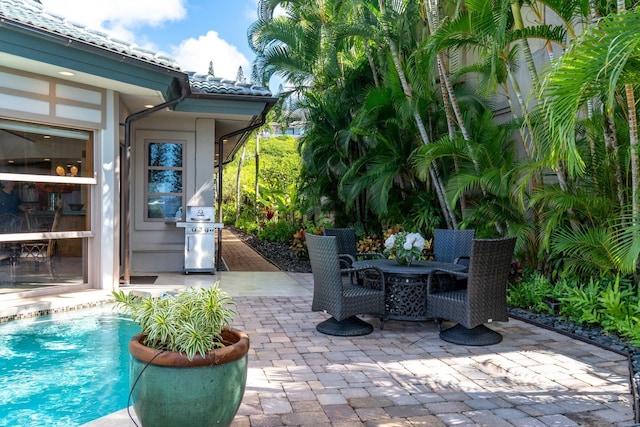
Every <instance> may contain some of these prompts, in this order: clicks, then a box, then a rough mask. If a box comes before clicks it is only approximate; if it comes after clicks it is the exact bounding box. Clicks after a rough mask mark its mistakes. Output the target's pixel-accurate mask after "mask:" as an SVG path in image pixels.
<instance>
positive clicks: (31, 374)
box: [0, 306, 139, 427]
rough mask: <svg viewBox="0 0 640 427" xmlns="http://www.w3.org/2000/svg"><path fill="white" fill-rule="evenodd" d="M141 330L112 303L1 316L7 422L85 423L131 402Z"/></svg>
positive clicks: (1, 398) (15, 425)
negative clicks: (132, 343)
mask: <svg viewBox="0 0 640 427" xmlns="http://www.w3.org/2000/svg"><path fill="white" fill-rule="evenodd" d="M138 331H139V328H138V326H136V325H134V324H133V323H132V322H131V321H130V320H129V319H127V318H126V317H124V316H122V315H119V314H118V313H116V312H114V311H113V310H112V308H111V306H105V307H97V308H92V309H86V310H79V311H70V312H67V313H59V314H53V315H49V316H41V317H36V318H32V319H23V320H15V321H11V322H7V323H0V426H7V427H9V426H10V427H22V426H25V427H26V426H29V427H32V426H37V427H49V426H65V427H70V426H78V425H81V424H84V423H87V422H89V421H91V420H94V419H96V418H100V417H102V416H104V415H107V414H109V413H111V412H115V411H118V410H120V409H123V408H126V406H127V397H128V391H129V353H128V350H127V346H128V344H129V340H130V339H131V337H132V336H133V335H134V334H135V333H137V332H138Z"/></svg>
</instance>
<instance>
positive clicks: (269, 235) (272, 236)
mask: <svg viewBox="0 0 640 427" xmlns="http://www.w3.org/2000/svg"><path fill="white" fill-rule="evenodd" d="M299 229H300V223H297V222H289V221H271V222H267V223H265V224H264V226H263V227H261V228H260V229H259V230H258V232H257V236H258V238H259V239H260V240H266V241H268V242H276V243H289V242H291V240H292V239H293V235H294V234H295V233H296V230H299Z"/></svg>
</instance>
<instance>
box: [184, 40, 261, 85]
mask: <svg viewBox="0 0 640 427" xmlns="http://www.w3.org/2000/svg"><path fill="white" fill-rule="evenodd" d="M171 55H172V56H173V57H174V58H175V59H176V60H177V61H178V64H180V68H182V69H183V70H185V71H196V72H199V73H206V72H207V71H208V70H209V62H211V61H213V71H214V74H215V76H216V77H224V78H227V79H231V80H235V78H236V76H237V74H238V67H242V69H243V71H244V75H245V77H247V78H249V76H250V75H251V69H250V64H249V60H248V59H247V58H246V57H245V56H244V55H243V54H242V53H240V52H239V51H238V48H237V47H235V46H232V45H230V44H229V43H227V42H226V41H224V40H222V39H221V38H220V37H219V36H218V33H217V32H215V31H209V32H208V33H207V34H205V35H204V36H200V37H198V38H197V39H194V38H190V39H187V40H184V41H183V42H182V43H180V46H178V47H175V48H174V49H173V52H171Z"/></svg>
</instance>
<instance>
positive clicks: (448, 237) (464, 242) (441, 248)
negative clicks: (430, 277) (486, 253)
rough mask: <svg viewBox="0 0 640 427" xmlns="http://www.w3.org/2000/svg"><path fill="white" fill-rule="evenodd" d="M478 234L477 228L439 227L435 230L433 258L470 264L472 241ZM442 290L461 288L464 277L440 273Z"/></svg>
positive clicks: (439, 278)
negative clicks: (452, 228) (449, 228)
mask: <svg viewBox="0 0 640 427" xmlns="http://www.w3.org/2000/svg"><path fill="white" fill-rule="evenodd" d="M475 235H476V231H475V230H447V229H442V228H438V229H436V230H434V232H433V260H434V261H438V262H451V263H454V264H462V265H466V266H467V267H468V266H469V256H470V255H471V242H472V241H473V239H474V237H475ZM438 282H439V285H440V290H453V289H461V288H462V287H464V283H465V280H464V278H462V277H460V276H458V275H455V276H454V275H449V274H440V275H438Z"/></svg>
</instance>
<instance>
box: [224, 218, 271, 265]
mask: <svg viewBox="0 0 640 427" xmlns="http://www.w3.org/2000/svg"><path fill="white" fill-rule="evenodd" d="M222 259H223V260H224V263H225V265H226V266H227V268H228V270H229V271H280V269H279V268H278V267H276V266H275V265H273V264H271V263H270V262H269V261H267V260H266V259H264V258H263V257H262V255H260V254H259V253H258V252H256V251H254V250H253V249H252V248H251V247H249V246H248V245H246V244H245V243H243V242H242V241H241V240H240V239H238V238H237V237H236V235H235V234H233V233H232V232H231V231H229V230H228V229H226V228H223V229H222Z"/></svg>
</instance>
